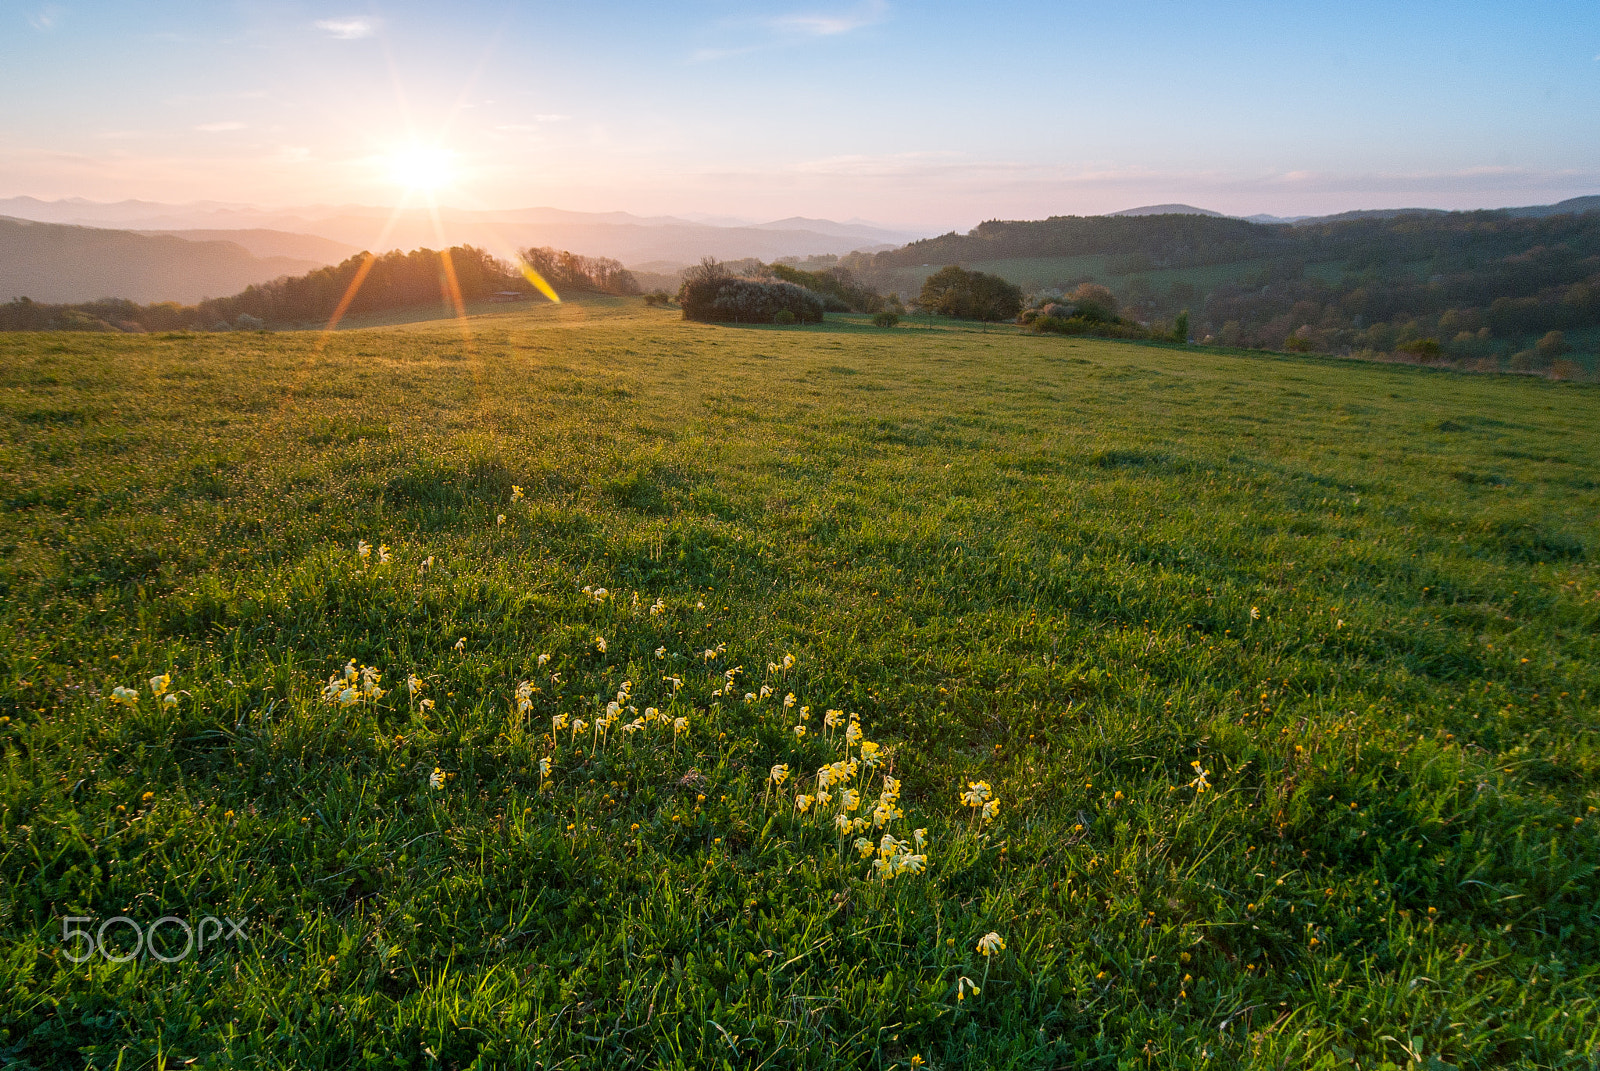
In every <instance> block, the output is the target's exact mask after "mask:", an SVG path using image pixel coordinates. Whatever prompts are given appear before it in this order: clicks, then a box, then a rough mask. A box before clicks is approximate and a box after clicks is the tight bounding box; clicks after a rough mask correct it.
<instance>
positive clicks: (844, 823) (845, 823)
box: [833, 811, 855, 836]
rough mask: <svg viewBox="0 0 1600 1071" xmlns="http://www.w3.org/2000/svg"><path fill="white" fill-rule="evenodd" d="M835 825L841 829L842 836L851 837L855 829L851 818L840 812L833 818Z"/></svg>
mask: <svg viewBox="0 0 1600 1071" xmlns="http://www.w3.org/2000/svg"><path fill="white" fill-rule="evenodd" d="M833 824H834V825H836V826H838V827H839V834H840V835H841V836H849V835H850V832H851V831H852V830H853V829H855V823H854V822H852V821H851V820H850V816H849V815H847V814H845V813H844V812H843V811H840V812H839V813H838V814H836V815H834V816H833Z"/></svg>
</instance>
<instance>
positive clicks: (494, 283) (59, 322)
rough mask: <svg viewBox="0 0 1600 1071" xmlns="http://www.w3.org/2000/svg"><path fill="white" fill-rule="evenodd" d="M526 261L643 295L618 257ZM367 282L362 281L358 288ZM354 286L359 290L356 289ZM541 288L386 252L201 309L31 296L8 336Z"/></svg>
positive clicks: (490, 260) (352, 308) (550, 273)
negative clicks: (49, 301) (46, 300)
mask: <svg viewBox="0 0 1600 1071" xmlns="http://www.w3.org/2000/svg"><path fill="white" fill-rule="evenodd" d="M521 257H522V259H523V260H524V261H525V262H526V263H527V265H528V266H529V267H531V268H533V270H535V271H537V272H538V273H539V274H540V275H541V276H543V277H544V279H545V280H546V281H547V282H549V283H550V285H552V286H553V287H555V289H556V291H557V293H561V292H563V291H566V292H571V291H582V292H591V293H601V294H637V293H639V284H638V283H637V282H635V281H634V278H633V276H632V274H630V273H629V272H628V270H627V269H626V268H624V267H623V266H622V264H621V263H620V262H618V261H615V260H612V259H610V258H609V257H585V256H580V255H578V254H576V253H571V252H568V251H566V250H556V249H551V248H548V247H542V248H534V249H526V250H523V251H522V253H521ZM358 279H359V281H360V285H359V286H354V284H355V283H356V282H357V280H358ZM352 290H353V293H352ZM534 291H535V287H534V286H533V285H532V283H530V282H529V280H528V279H527V278H526V277H525V276H524V275H523V273H522V271H521V269H520V268H518V267H515V266H513V265H511V264H508V263H506V262H505V261H503V260H501V259H499V258H497V257H495V256H492V255H490V254H489V253H488V252H486V251H485V250H482V249H479V248H477V247H475V246H470V245H458V246H452V247H451V248H449V249H446V250H444V251H443V252H435V251H434V250H431V249H416V250H412V251H411V252H409V253H402V252H400V251H398V250H395V251H393V252H389V253H383V254H381V255H373V254H371V253H360V254H357V255H356V256H353V257H350V258H349V259H347V260H345V261H343V262H341V263H339V264H336V265H330V266H328V267H325V268H318V269H316V270H315V271H311V272H307V273H306V274H305V275H295V276H284V277H282V278H280V279H274V280H272V281H271V282H267V283H261V284H259V285H256V286H249V287H246V288H245V289H244V290H243V291H241V292H240V293H238V294H234V295H233V296H232V297H224V298H209V299H207V300H205V301H201V302H199V303H198V304H196V305H180V304H178V303H177V302H171V301H167V302H157V303H154V304H150V305H140V304H138V303H136V302H133V301H126V300H123V299H120V298H106V299H102V300H99V301H88V302H80V303H77V304H62V305H52V304H45V303H42V302H36V301H30V300H28V299H27V298H19V299H17V300H14V301H11V302H8V303H6V304H4V305H0V330H4V331H51V330H78V331H176V330H194V331H214V330H234V329H254V328H262V327H310V326H316V325H319V324H323V323H326V322H327V321H328V320H329V318H330V317H332V315H333V314H334V312H335V310H337V309H338V308H339V306H340V304H341V302H344V301H345V298H346V295H351V296H350V298H349V301H348V305H347V307H346V308H345V315H360V314H362V313H371V312H383V311H387V310H390V309H399V308H409V307H414V306H419V305H432V304H438V303H443V304H444V305H446V306H449V305H452V304H453V303H454V301H455V298H456V296H458V295H459V297H460V299H461V301H462V302H464V303H471V302H479V301H486V300H488V299H489V298H490V297H492V296H493V295H495V294H498V293H507V292H516V293H520V294H527V295H531V294H533V293H534Z"/></svg>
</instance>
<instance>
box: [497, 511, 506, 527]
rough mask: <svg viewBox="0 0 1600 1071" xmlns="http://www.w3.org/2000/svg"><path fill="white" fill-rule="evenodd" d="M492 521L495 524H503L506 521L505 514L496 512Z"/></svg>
mask: <svg viewBox="0 0 1600 1071" xmlns="http://www.w3.org/2000/svg"><path fill="white" fill-rule="evenodd" d="M494 523H495V524H505V523H506V515H505V514H504V513H500V514H496V516H495V519H494Z"/></svg>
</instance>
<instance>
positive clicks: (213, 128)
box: [195, 119, 244, 134]
mask: <svg viewBox="0 0 1600 1071" xmlns="http://www.w3.org/2000/svg"><path fill="white" fill-rule="evenodd" d="M195 129H196V130H198V131H200V133H202V134H221V133H223V132H224V131H228V130H243V129H244V124H243V123H241V122H239V121H238V120H237V119H225V120H223V121H222V122H220V123H201V124H200V125H199V126H197V127H195Z"/></svg>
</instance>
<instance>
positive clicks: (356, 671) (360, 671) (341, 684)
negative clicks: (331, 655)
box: [322, 658, 414, 707]
mask: <svg viewBox="0 0 1600 1071" xmlns="http://www.w3.org/2000/svg"><path fill="white" fill-rule="evenodd" d="M382 680H383V674H382V673H379V672H378V670H377V669H375V668H374V667H372V666H361V667H359V668H358V667H357V666H356V660H355V659H353V658H352V659H351V660H350V661H349V662H348V663H346V665H345V667H344V669H342V670H341V671H339V672H338V673H335V674H333V676H331V677H329V678H328V683H327V684H326V685H324V686H323V689H322V698H324V699H326V700H327V701H328V702H330V703H334V704H336V705H338V706H341V707H353V706H355V705H356V704H357V703H375V702H377V701H378V700H379V699H382V698H383V697H384V696H386V695H388V694H389V693H388V691H387V690H386V689H384V688H382V687H380V682H381V681H382ZM413 694H414V693H413Z"/></svg>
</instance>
